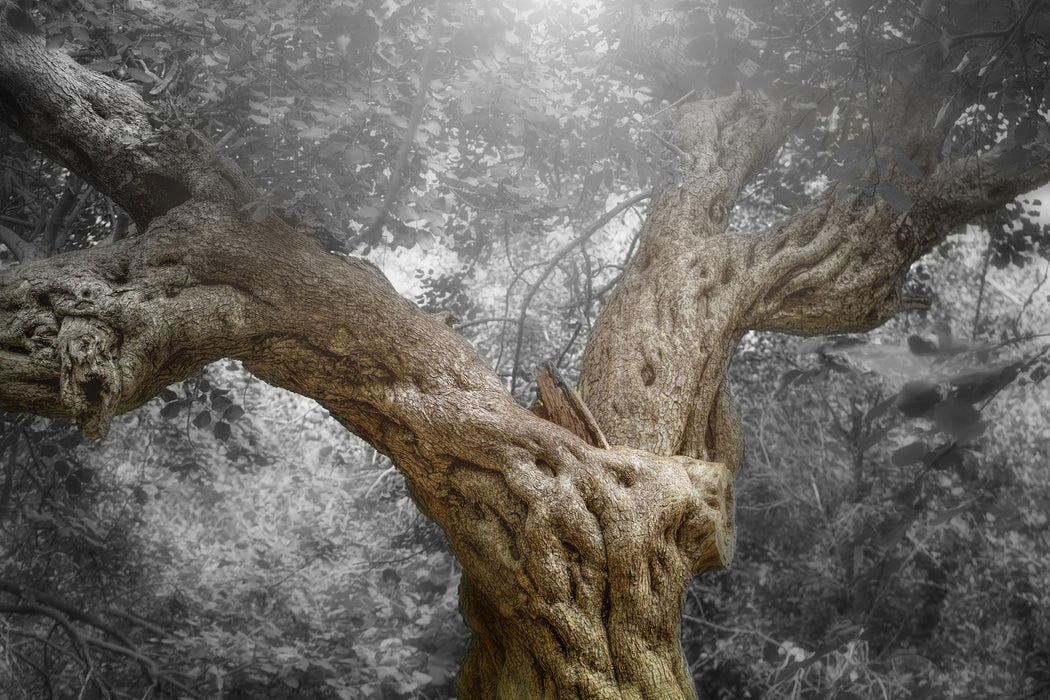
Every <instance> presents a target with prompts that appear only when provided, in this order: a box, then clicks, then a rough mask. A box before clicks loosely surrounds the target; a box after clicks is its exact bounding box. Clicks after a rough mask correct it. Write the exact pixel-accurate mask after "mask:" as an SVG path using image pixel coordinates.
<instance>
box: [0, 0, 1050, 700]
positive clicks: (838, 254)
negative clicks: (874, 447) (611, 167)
mask: <svg viewBox="0 0 1050 700" xmlns="http://www.w3.org/2000/svg"><path fill="white" fill-rule="evenodd" d="M23 15H24V13H23V12H22V10H20V9H19V8H18V7H17V6H16V5H15V4H13V3H11V2H8V1H6V0H0V118H2V119H3V120H4V121H5V122H6V123H7V124H9V125H10V126H11V127H12V128H14V129H16V130H17V131H18V132H19V133H21V134H23V135H24V136H25V137H26V138H27V139H29V140H30V141H31V142H32V143H34V144H35V145H36V146H37V147H38V148H40V149H41V151H43V152H44V153H45V154H47V155H48V156H50V157H53V158H55V159H57V160H59V161H60V162H62V163H63V164H65V165H67V166H68V167H69V168H71V169H72V170H74V171H76V172H78V173H79V174H80V175H82V176H83V177H85V178H86V179H88V180H89V181H91V182H92V183H93V184H94V185H95V186H96V187H98V188H99V189H100V190H102V191H104V192H106V193H108V194H109V195H110V196H111V197H113V198H114V199H115V200H116V201H117V202H119V203H120V204H121V205H122V206H123V207H124V208H125V209H126V210H127V211H128V213H129V214H130V216H131V217H132V218H133V219H134V220H135V221H136V223H137V224H138V228H139V234H138V235H137V236H134V237H132V238H128V239H125V240H122V241H120V242H118V243H114V244H110V245H107V246H99V247H97V248H93V249H90V250H86V251H81V252H77V253H73V254H67V255H62V256H58V257H54V258H50V259H47V260H39V261H34V262H30V263H27V264H24V265H21V266H18V267H15V268H12V269H9V270H6V271H4V272H3V273H2V276H0V406H2V407H4V408H5V409H8V410H15V411H26V412H34V413H39V414H42V415H48V416H70V417H73V418H75V419H76V420H77V421H78V422H79V423H80V425H81V426H82V427H83V428H84V430H85V431H87V432H89V433H93V434H102V433H104V432H105V430H106V428H107V426H108V425H109V423H110V421H111V420H112V418H113V416H115V415H116V414H118V413H121V412H124V411H128V410H131V409H133V408H135V407H136V406H138V405H140V404H142V403H143V402H144V401H146V400H148V399H149V398H150V397H151V396H153V395H154V394H155V393H156V392H157V391H159V390H160V388H162V387H163V386H166V385H168V384H170V383H171V382H173V381H176V380H178V379H181V378H184V377H187V376H191V375H192V374H194V373H195V372H197V371H199V369H200V368H201V367H202V366H203V365H204V364H205V363H207V362H209V361H212V360H215V359H218V358H221V357H233V358H238V359H240V360H242V361H243V362H244V363H245V365H246V366H247V367H248V368H249V369H250V370H251V371H252V372H254V373H255V374H257V375H258V376H260V377H262V378H264V379H266V380H267V381H270V382H273V383H274V384H277V385H280V386H284V387H287V388H289V389H291V390H293V391H296V392H299V393H301V394H304V395H306V396H310V397H313V398H314V399H316V400H317V401H318V402H320V403H321V404H322V405H324V406H325V407H326V408H327V409H328V410H329V411H330V412H331V413H332V415H334V416H335V417H336V418H337V419H338V420H339V421H341V422H342V423H343V424H344V425H345V426H346V427H347V428H348V429H350V430H351V431H353V432H354V433H356V434H358V435H360V436H361V437H363V438H364V439H366V440H368V441H369V442H370V443H372V444H373V445H375V446H376V448H377V449H379V450H381V451H382V452H384V453H386V454H388V455H390V456H391V457H392V458H393V459H394V461H395V463H396V464H397V465H398V467H399V469H400V470H401V471H402V473H403V474H404V475H405V478H406V480H407V482H408V484H409V487H410V488H411V490H412V493H413V494H414V496H415V498H416V500H417V502H418V503H419V505H420V508H421V509H422V510H424V511H425V512H426V513H427V514H429V515H430V516H431V517H433V518H434V519H435V520H436V521H437V522H438V523H439V524H440V525H441V526H442V527H443V528H444V530H445V532H446V533H447V534H448V537H449V540H450V542H451V544H452V547H453V549H454V551H455V553H456V555H457V557H458V558H459V559H460V561H461V562H462V563H463V566H464V571H465V579H464V585H463V591H462V597H463V604H464V612H465V616H466V618H467V621H468V623H469V625H470V626H471V629H472V630H473V632H474V638H473V642H472V645H471V649H470V652H469V655H468V658H467V660H466V662H465V664H464V667H463V671H462V673H461V677H460V686H461V695H462V696H463V697H474V698H519V697H520V698H654V699H655V698H660V699H664V698H676V697H677V698H690V697H693V694H694V691H693V689H692V684H691V681H690V678H689V674H688V668H687V666H686V664H685V662H684V660H683V658H682V654H681V650H680V647H679V643H678V625H679V617H680V612H681V605H682V594H683V592H684V590H685V587H686V585H687V583H688V581H689V580H690V579H691V578H692V577H693V576H695V575H696V574H698V573H699V572H701V571H704V570H706V569H709V568H712V567H719V566H725V565H726V564H728V562H729V560H730V558H731V557H732V553H733V546H734V538H733V524H732V511H733V499H732V491H731V486H732V479H733V476H734V475H735V474H736V472H737V470H738V469H739V468H740V464H741V460H742V449H743V443H742V439H741V433H740V428H739V424H738V421H737V418H736V416H735V414H734V412H733V408H732V405H731V401H730V397H729V393H728V390H727V387H726V384H725V371H726V367H727V364H728V362H729V359H730V357H731V354H732V351H733V348H734V346H735V344H736V342H737V341H738V339H739V338H740V336H741V335H742V334H743V333H744V332H745V331H746V330H748V329H749V328H771V329H778V330H785V331H790V332H805V333H816V332H831V331H839V330H859V329H864V328H870V327H872V326H874V325H877V324H878V323H880V322H882V321H883V320H885V319H886V318H888V317H889V316H891V315H892V314H893V313H895V312H896V310H897V309H898V308H899V306H900V298H899V295H898V293H897V286H896V285H897V281H898V279H899V277H900V275H901V274H902V273H903V272H904V271H905V270H906V269H907V266H908V264H909V263H910V262H911V261H912V260H914V259H915V258H916V257H917V256H919V255H921V253H922V252H923V251H925V250H928V249H929V247H930V246H931V245H933V243H934V242H936V241H937V240H940V239H941V238H942V237H943V236H944V235H945V234H946V232H947V231H948V230H949V228H950V227H951V226H952V225H954V224H955V223H958V222H960V221H964V220H966V219H967V218H969V217H972V216H973V215H975V214H977V213H979V212H980V211H985V210H988V209H990V208H993V207H995V206H997V205H998V204H1001V203H1002V202H1004V201H1007V200H1008V199H1009V198H1010V197H1012V196H1013V195H1014V194H1015V193H1017V192H1021V191H1024V190H1026V189H1028V188H1030V187H1032V186H1034V185H1035V184H1038V183H1039V182H1042V181H1045V180H1046V179H1048V177H1050V173H1048V172H1047V169H1046V166H1045V164H1038V163H1037V164H1032V165H1031V166H1030V167H1027V168H1025V167H1019V166H1011V167H1007V166H1006V165H1005V164H1004V162H999V161H997V160H996V158H995V154H994V153H993V154H985V156H983V157H982V161H981V167H980V177H978V176H977V166H976V165H975V163H974V161H960V162H957V163H952V164H947V165H945V166H943V167H942V168H941V169H940V170H938V171H937V172H934V173H931V176H930V177H929V178H928V179H927V180H926V181H925V182H923V183H910V184H909V183H904V186H905V187H907V189H908V191H909V192H910V193H911V194H912V197H913V200H914V206H913V208H912V210H911V211H910V212H909V213H908V214H907V215H903V214H901V213H899V212H897V211H894V210H893V209H892V208H890V207H889V206H887V205H886V204H884V203H879V202H876V203H865V202H864V201H862V200H861V199H859V198H851V199H840V198H837V197H836V196H835V194H834V193H833V192H832V193H829V194H828V195H827V196H826V197H824V198H822V199H821V200H820V201H818V202H816V203H815V204H814V205H812V206H810V207H809V208H807V209H805V210H803V211H801V212H799V213H798V214H797V215H796V216H794V217H792V218H791V219H790V220H787V221H785V222H783V223H782V224H781V225H779V226H777V227H776V228H775V229H774V230H772V231H769V232H766V233H763V234H755V235H748V236H745V235H729V234H727V233H726V232H725V225H726V219H727V214H728V211H729V210H730V208H731V207H732V205H733V201H734V199H735V197H736V196H737V194H738V193H739V191H740V190H741V188H742V187H743V186H744V185H745V184H746V182H747V181H748V179H749V178H750V177H751V175H752V174H753V173H754V171H755V169H756V168H757V167H758V166H759V165H760V164H761V163H762V162H763V161H764V159H765V158H766V157H767V156H768V153H769V152H770V151H771V150H772V149H775V148H776V147H777V146H778V144H779V143H780V142H781V141H782V140H783V138H784V137H785V136H786V135H787V134H788V133H789V132H790V128H791V124H792V116H791V115H790V114H787V113H785V112H783V111H782V110H780V109H778V108H777V107H776V106H774V105H771V104H769V103H768V102H766V101H764V100H762V99H759V98H755V97H751V96H748V95H742V94H741V95H736V96H733V97H731V98H725V99H721V100H715V101H710V102H704V103H697V104H694V105H688V106H686V107H685V108H683V109H682V111H681V114H680V115H679V119H678V121H677V126H676V128H675V133H674V140H675V142H676V143H677V144H678V147H679V148H681V149H682V151H683V153H685V154H686V155H687V161H686V162H685V163H684V170H683V175H682V181H681V184H680V185H679V186H677V187H675V188H672V189H670V190H669V191H667V192H665V193H664V194H663V195H662V197H661V198H660V199H659V201H658V202H657V203H656V204H655V205H654V207H653V210H652V212H651V215H650V217H649V220H648V223H647V224H646V228H645V232H644V235H643V240H642V243H641V246H640V248H639V251H638V254H637V256H636V257H635V259H634V260H633V261H632V263H631V264H630V267H629V269H628V271H627V272H626V274H625V276H624V278H623V281H622V283H621V285H620V287H619V289H618V290H617V292H616V294H615V295H614V296H613V298H612V299H611V300H610V301H609V302H608V304H607V305H606V307H605V309H604V310H603V313H602V316H601V319H600V322H599V324H598V327H597V329H596V332H595V335H594V337H593V339H592V341H591V343H590V345H589V347H588V350H587V355H586V358H585V368H584V398H585V401H586V404H587V405H588V406H589V408H590V410H591V411H592V412H593V414H594V419H595V420H596V421H597V424H598V425H599V426H600V428H601V430H600V431H597V434H598V435H600V433H601V432H602V431H604V434H605V437H607V438H608V442H609V443H610V444H612V445H613V447H611V448H607V449H606V448H603V447H602V446H601V444H602V442H601V440H599V439H598V438H597V437H594V438H593V439H590V438H589V441H585V440H583V439H581V438H580V437H577V436H576V435H575V434H573V433H572V432H569V431H567V430H565V429H563V428H562V427H560V426H559V425H555V424H554V423H552V422H550V421H547V420H544V419H542V418H540V417H538V416H536V415H534V414H532V413H530V412H529V411H527V410H525V409H524V408H522V407H520V406H519V405H517V404H516V403H515V402H514V401H513V399H512V398H511V397H510V396H509V395H508V394H507V393H506V392H505V391H504V389H503V388H502V386H501V385H500V382H499V381H498V379H497V378H496V376H495V375H494V374H493V373H492V371H491V370H490V369H489V368H488V367H487V366H485V364H484V363H483V362H482V361H481V360H480V359H479V357H478V356H477V354H476V353H475V352H474V350H473V349H472V348H471V347H470V346H469V344H467V343H466V342H465V341H464V340H463V339H461V338H460V337H459V336H457V335H456V334H455V333H454V332H452V331H451V330H450V329H449V328H448V327H447V326H446V325H445V324H444V323H442V322H440V321H438V320H435V319H433V318H431V317H429V316H427V315H426V314H423V313H421V312H420V311H419V310H418V309H417V308H416V307H415V306H414V305H412V304H411V303H410V302H408V301H406V300H404V299H402V298H400V297H399V296H398V295H397V294H396V293H395V292H394V290H393V289H392V288H391V286H390V285H389V284H388V283H387V281H386V280H385V279H384V278H383V276H382V275H381V274H380V273H379V271H378V270H376V269H375V268H374V267H372V266H371V265H369V264H368V263H366V262H364V261H362V260H359V259H356V258H351V257H343V256H336V255H331V254H327V253H325V252H323V251H322V250H321V249H320V247H318V245H317V244H316V243H315V242H314V241H313V240H311V239H310V238H308V237H306V236H305V235H303V234H301V233H300V232H298V231H296V230H295V229H293V228H291V227H289V226H288V225H287V224H286V223H285V222H283V221H281V220H280V219H277V218H270V219H268V220H266V221H261V222H259V221H255V220H253V219H252V217H251V216H248V215H246V214H244V213H243V210H244V207H245V205H246V204H249V203H250V202H251V201H252V200H253V199H255V198H256V197H257V195H256V194H255V191H254V189H253V188H252V187H251V185H250V184H248V183H247V181H246V180H245V178H244V177H243V176H242V175H241V174H240V173H239V172H238V171H237V170H236V169H235V168H234V167H233V166H232V165H231V164H230V163H229V162H228V161H227V160H225V159H224V158H222V157H221V155H220V154H218V153H217V152H216V151H215V149H214V148H213V147H212V146H210V145H209V144H208V143H207V142H206V141H205V140H204V139H202V138H201V137H200V136H199V135H196V134H194V133H193V132H191V131H189V130H187V129H183V128H181V127H178V126H171V125H165V124H161V123H160V122H159V121H158V120H156V119H155V118H153V116H152V114H151V112H150V110H149V108H148V107H147V106H146V105H144V104H143V103H142V102H141V100H139V99H138V98H137V96H136V95H135V94H134V93H133V92H132V91H131V90H129V89H128V88H126V87H123V86H120V85H119V84H116V83H114V82H113V81H111V80H109V79H107V78H105V77H103V76H99V75H97V74H95V73H92V72H90V71H88V70H86V69H84V68H82V67H81V66H79V65H77V64H76V63H75V62H73V61H71V60H70V59H69V58H68V57H66V56H64V55H63V54H61V53H58V52H54V51H49V50H47V49H46V48H45V47H44V44H43V41H42V39H41V37H40V36H39V35H37V34H35V33H34V32H33V31H31V28H27V24H26V21H27V20H28V18H27V17H25V16H23ZM588 420H589V419H585V420H584V423H585V424H586V423H587V421H588ZM585 434H586V435H589V436H593V435H594V434H595V431H593V430H589V429H587V430H585ZM589 442H590V443H591V444H589Z"/></svg>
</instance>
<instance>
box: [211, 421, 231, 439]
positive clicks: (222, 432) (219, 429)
mask: <svg viewBox="0 0 1050 700" xmlns="http://www.w3.org/2000/svg"><path fill="white" fill-rule="evenodd" d="M212 434H213V435H215V438H216V439H217V440H222V441H223V442H225V441H226V440H229V439H230V424H229V423H227V422H226V421H219V422H218V423H216V424H215V427H214V428H212Z"/></svg>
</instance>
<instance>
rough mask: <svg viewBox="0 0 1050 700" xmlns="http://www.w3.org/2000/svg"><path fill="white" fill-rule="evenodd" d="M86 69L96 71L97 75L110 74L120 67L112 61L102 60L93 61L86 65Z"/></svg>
mask: <svg viewBox="0 0 1050 700" xmlns="http://www.w3.org/2000/svg"><path fill="white" fill-rule="evenodd" d="M87 67H88V68H90V69H91V70H97V71H98V72H99V73H112V72H113V71H115V70H116V69H118V68H120V66H118V65H117V64H116V63H114V62H113V61H109V60H106V59H104V58H103V59H102V60H99V61H93V62H92V63H89V64H87Z"/></svg>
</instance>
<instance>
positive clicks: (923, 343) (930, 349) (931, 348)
mask: <svg viewBox="0 0 1050 700" xmlns="http://www.w3.org/2000/svg"><path fill="white" fill-rule="evenodd" d="M908 349H909V350H911V352H912V354H913V355H919V356H920V357H921V356H923V355H936V354H937V343H934V342H933V341H931V340H926V339H925V338H923V337H922V336H921V335H915V334H912V335H909V336H908Z"/></svg>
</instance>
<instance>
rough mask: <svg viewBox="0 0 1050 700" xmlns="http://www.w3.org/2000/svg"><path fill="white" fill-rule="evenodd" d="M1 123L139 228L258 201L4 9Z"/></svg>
mask: <svg viewBox="0 0 1050 700" xmlns="http://www.w3.org/2000/svg"><path fill="white" fill-rule="evenodd" d="M0 120H3V121H5V122H7V123H8V124H9V125H11V126H12V127H13V128H14V129H15V130H16V131H18V132H19V133H20V134H22V135H23V136H24V137H25V138H26V139H28V140H29V142H30V143H32V144H33V145H34V146H35V147H36V148H38V149H40V151H41V152H43V153H45V154H46V155H48V156H50V157H52V158H54V159H55V160H57V161H58V162H59V163H61V164H62V165H64V166H66V167H67V168H69V169H70V170H72V171H74V172H76V173H78V174H80V175H81V176H82V177H84V178H85V179H86V180H88V181H89V182H91V183H93V184H94V185H95V186H96V187H98V188H99V189H100V190H101V191H103V192H105V193H106V194H108V195H109V196H111V197H113V199H114V200H116V201H117V203H119V204H120V205H121V206H123V207H124V208H125V209H126V210H127V211H128V213H129V214H130V215H131V217H132V218H133V219H134V220H135V221H136V223H138V224H139V227H140V229H143V228H145V226H146V225H147V224H148V223H149V221H150V220H152V219H153V218H154V217H156V216H158V215H160V214H162V213H164V212H166V211H168V210H169V209H171V208H172V207H174V206H176V205H178V204H180V203H182V202H185V201H187V200H188V199H190V198H194V199H197V200H202V201H224V202H229V203H231V204H237V205H243V204H245V203H248V202H250V201H253V200H255V199H257V198H258V194H257V193H256V191H255V189H254V188H253V187H252V186H251V185H250V184H249V183H248V181H247V180H246V179H245V178H244V177H243V175H241V173H240V172H239V170H238V169H237V168H236V167H234V166H233V165H232V163H229V162H228V161H226V160H225V159H224V158H223V157H222V156H221V155H220V154H219V153H218V152H217V151H216V150H215V149H214V148H213V147H212V146H211V145H210V144H208V143H207V142H206V141H205V140H203V139H202V138H200V137H199V135H198V134H195V133H194V132H193V131H192V130H189V129H186V128H183V127H177V126H170V125H167V124H165V123H163V122H162V121H161V120H160V119H159V118H158V117H157V115H155V114H154V113H153V110H152V108H150V107H149V106H148V105H146V104H145V103H144V102H143V101H142V100H141V99H140V98H139V96H138V95H137V94H136V93H135V91H134V90H133V89H132V88H131V86H129V85H126V84H123V83H117V82H114V81H113V80H111V79H109V78H107V77H105V76H103V75H101V74H99V73H96V72H94V71H92V70H90V69H88V68H85V67H83V66H81V65H79V64H77V63H76V62H75V61H73V60H72V59H71V58H70V57H69V56H68V55H66V54H65V53H64V52H61V51H54V50H49V49H48V48H47V47H46V45H45V42H44V36H43V33H42V32H41V31H40V30H39V29H37V28H36V26H35V25H34V24H33V20H32V18H31V17H30V16H29V15H28V14H27V13H26V12H25V11H24V10H22V9H21V7H19V5H18V4H17V3H15V2H13V1H12V0H2V1H0Z"/></svg>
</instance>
